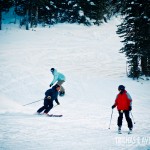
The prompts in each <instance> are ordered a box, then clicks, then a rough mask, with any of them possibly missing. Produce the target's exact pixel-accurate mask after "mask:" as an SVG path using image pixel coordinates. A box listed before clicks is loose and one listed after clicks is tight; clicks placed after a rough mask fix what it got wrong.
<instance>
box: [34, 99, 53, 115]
mask: <svg viewBox="0 0 150 150" xmlns="http://www.w3.org/2000/svg"><path fill="white" fill-rule="evenodd" d="M52 108H53V101H52V100H50V99H47V98H45V99H44V106H42V107H41V108H39V109H38V110H37V112H38V113H41V112H42V111H44V113H48V112H49V111H50V110H51V109H52Z"/></svg>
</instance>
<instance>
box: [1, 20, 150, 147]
mask: <svg viewBox="0 0 150 150" xmlns="http://www.w3.org/2000/svg"><path fill="white" fill-rule="evenodd" d="M118 23H119V21H118V20H117V19H114V20H112V21H110V23H108V24H103V25H102V26H100V27H90V28H89V27H85V26H78V25H68V24H61V25H56V26H54V27H52V28H49V29H47V28H45V29H41V28H37V29H35V30H36V31H24V30H12V29H11V28H9V29H8V30H4V31H0V41H1V42H0V62H1V63H0V74H1V76H0V101H1V106H0V120H1V123H0V150H20V149H26V150H41V149H44V150H51V149H53V150H70V149H72V150H77V149H79V150H118V149H121V150H128V149H130V150H141V149H142V150H149V149H150V137H149V135H150V130H149V128H150V124H149V121H150V118H149V107H148V106H149V97H150V93H149V90H148V89H149V87H150V84H149V81H143V80H139V82H137V81H133V80H132V79H128V78H126V72H125V69H126V66H125V65H126V59H125V57H124V54H120V53H118V50H119V49H120V48H121V47H122V44H121V43H120V41H121V40H120V39H119V38H118V36H117V35H116V34H115V31H116V26H115V25H116V24H118ZM51 67H56V68H57V69H58V71H60V72H63V73H64V74H65V75H66V77H67V81H66V83H64V87H65V89H66V95H65V96H64V97H60V98H59V101H60V103H61V105H60V106H57V107H55V108H53V109H52V111H51V112H50V113H52V114H63V117H62V118H48V117H44V116H36V115H33V114H34V113H35V112H36V110H37V109H38V108H39V107H41V106H42V103H43V101H40V102H37V103H34V104H32V105H28V106H25V107H23V106H22V105H23V104H27V103H30V102H32V101H36V100H40V99H42V98H43V97H44V92H45V91H46V90H47V89H48V88H49V87H48V86H49V83H50V81H51V80H52V75H51V74H50V71H49V69H50V68H51ZM119 84H124V85H125V86H126V88H127V91H128V92H129V93H130V94H131V96H132V98H133V111H132V113H133V116H134V121H135V122H136V124H135V125H134V130H133V134H131V135H128V134H127V132H128V128H127V125H126V121H125V120H124V122H123V129H122V130H123V131H122V132H123V134H121V135H118V134H117V125H116V122H117V117H118V113H117V111H116V109H114V111H113V118H112V123H111V129H110V130H109V129H108V126H109V121H110V116H111V111H112V110H111V106H112V104H113V103H114V100H115V97H116V94H117V87H118V85H119ZM144 138H145V140H146V139H148V138H149V139H148V140H147V141H144V140H143V139H144ZM142 140H143V141H142Z"/></svg>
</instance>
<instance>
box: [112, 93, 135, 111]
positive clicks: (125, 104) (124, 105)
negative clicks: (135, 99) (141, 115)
mask: <svg viewBox="0 0 150 150" xmlns="http://www.w3.org/2000/svg"><path fill="white" fill-rule="evenodd" d="M131 103H132V99H131V96H130V95H129V93H127V91H124V92H123V93H122V94H120V93H119V94H118V95H117V97H116V100H115V106H117V109H118V110H129V106H131Z"/></svg>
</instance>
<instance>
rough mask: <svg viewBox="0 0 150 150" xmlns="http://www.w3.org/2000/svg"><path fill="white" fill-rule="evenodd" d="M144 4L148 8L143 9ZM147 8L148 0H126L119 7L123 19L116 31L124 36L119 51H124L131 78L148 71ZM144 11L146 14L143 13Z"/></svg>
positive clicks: (148, 22)
mask: <svg viewBox="0 0 150 150" xmlns="http://www.w3.org/2000/svg"><path fill="white" fill-rule="evenodd" d="M145 6H147V7H148V8H146V9H145ZM149 10H150V7H149V0H148V1H147V0H134V1H133V0H126V1H124V5H123V6H122V8H121V14H122V15H123V16H124V19H123V22H122V23H121V25H119V26H118V30H117V33H118V34H121V36H120V37H123V38H124V40H123V41H122V42H123V43H124V47H123V48H122V49H121V50H120V51H121V52H123V53H125V54H126V56H127V58H128V60H129V61H128V62H129V66H130V72H129V76H130V77H133V78H138V77H139V76H140V75H142V74H144V75H146V74H148V72H149V71H148V70H149V69H148V65H149V58H148V54H149V51H150V46H149V44H148V43H150V39H149V29H150V20H149V16H148V14H149ZM145 13H147V15H144V14H145ZM146 32H147V33H146Z"/></svg>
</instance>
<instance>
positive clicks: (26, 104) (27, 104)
mask: <svg viewBox="0 0 150 150" xmlns="http://www.w3.org/2000/svg"><path fill="white" fill-rule="evenodd" d="M41 100H44V99H40V100H37V101H34V102H31V103H28V104H25V105H23V106H26V105H30V104H33V103H36V102H39V101H41Z"/></svg>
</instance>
